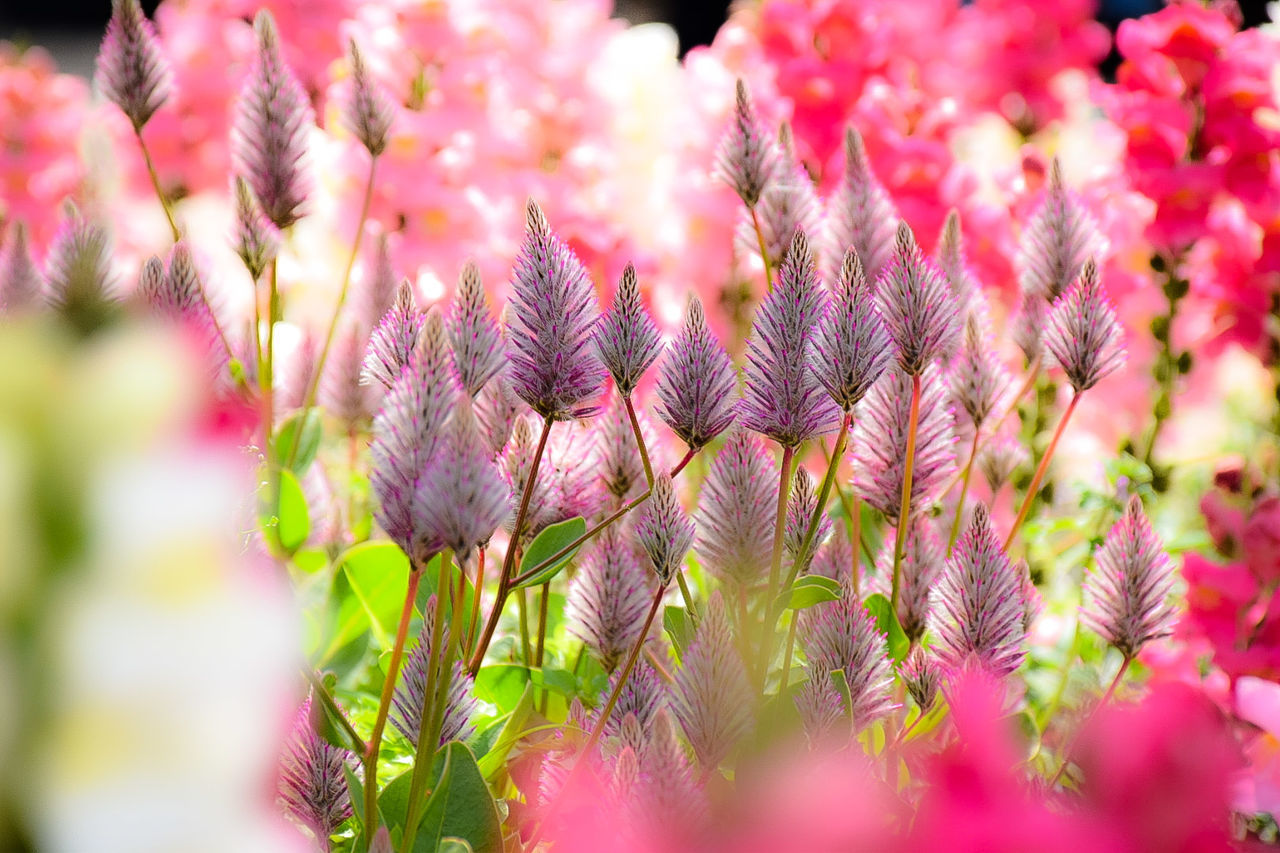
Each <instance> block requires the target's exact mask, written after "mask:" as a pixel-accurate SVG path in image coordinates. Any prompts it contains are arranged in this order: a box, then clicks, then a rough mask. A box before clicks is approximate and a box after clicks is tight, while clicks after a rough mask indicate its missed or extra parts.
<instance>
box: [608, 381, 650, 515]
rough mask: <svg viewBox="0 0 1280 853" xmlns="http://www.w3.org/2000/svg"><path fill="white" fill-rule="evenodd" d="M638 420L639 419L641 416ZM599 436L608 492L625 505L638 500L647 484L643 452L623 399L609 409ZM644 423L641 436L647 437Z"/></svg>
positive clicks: (612, 403)
mask: <svg viewBox="0 0 1280 853" xmlns="http://www.w3.org/2000/svg"><path fill="white" fill-rule="evenodd" d="M637 417H639V415H638V413H637ZM601 420H602V421H603V423H602V424H601V425H600V432H599V433H598V441H599V445H598V450H599V458H600V479H601V481H602V482H603V484H604V487H605V491H607V492H608V493H609V494H610V495H612V496H613V497H614V498H615V503H616V505H618V506H621V504H622V502H624V501H626V500H627V499H628V498H631V497H635V496H636V495H637V494H638V493H639V492H640V490H641V489H642V488H643V487H644V486H645V485H647V481H646V480H645V475H644V464H643V463H642V462H641V460H640V450H639V448H637V447H636V437H635V432H634V431H633V430H632V429H631V418H630V417H629V416H628V415H627V408H626V406H625V405H624V404H623V402H622V401H621V400H617V399H615V400H614V401H612V402H611V403H610V404H609V405H608V407H607V408H606V409H605V413H604V417H603V418H602V419H601ZM643 432H644V430H643V424H642V429H641V433H642V434H643Z"/></svg>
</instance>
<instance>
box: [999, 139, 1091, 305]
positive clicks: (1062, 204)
mask: <svg viewBox="0 0 1280 853" xmlns="http://www.w3.org/2000/svg"><path fill="white" fill-rule="evenodd" d="M1099 242H1100V237H1099V234H1098V227H1097V225H1096V224H1095V223H1094V221H1093V217H1092V216H1090V215H1089V212H1088V210H1086V209H1085V207H1084V204H1083V203H1082V202H1081V201H1080V199H1079V198H1078V197H1076V195H1075V194H1074V193H1073V192H1071V191H1070V190H1069V189H1067V186H1066V183H1065V182H1064V181H1063V179H1062V165H1061V164H1060V163H1059V162H1058V160H1057V158H1054V161H1053V165H1052V166H1051V167H1050V170H1049V186H1048V189H1046V190H1045V196H1044V200H1043V201H1042V202H1041V203H1040V207H1039V208H1037V210H1036V212H1035V213H1034V214H1033V215H1032V217H1031V221H1030V222H1029V223H1027V227H1026V229H1025V230H1024V231H1023V234H1022V243H1021V246H1020V247H1019V259H1020V261H1021V266H1022V275H1021V277H1020V282H1021V285H1022V291H1023V292H1024V293H1035V294H1038V295H1039V296H1042V297H1044V299H1046V300H1047V301H1049V302H1053V301H1054V300H1055V299H1057V298H1058V297H1059V296H1061V295H1062V293H1063V291H1065V290H1066V289H1067V287H1068V286H1070V284H1071V283H1072V282H1073V281H1075V280H1076V278H1078V277H1079V275H1080V273H1081V270H1082V269H1083V268H1084V264H1085V260H1086V259H1087V258H1088V257H1089V256H1090V255H1091V254H1092V253H1094V252H1096V251H1097V250H1098V248H1099V246H1098V244H1099Z"/></svg>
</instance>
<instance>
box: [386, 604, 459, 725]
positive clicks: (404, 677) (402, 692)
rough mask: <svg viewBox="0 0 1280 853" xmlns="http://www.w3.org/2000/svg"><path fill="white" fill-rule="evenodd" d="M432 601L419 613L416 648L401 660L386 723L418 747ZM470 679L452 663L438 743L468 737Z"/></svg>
mask: <svg viewBox="0 0 1280 853" xmlns="http://www.w3.org/2000/svg"><path fill="white" fill-rule="evenodd" d="M435 603H436V597H435V596H434V595H433V596H431V597H430V598H428V599H427V604H426V606H425V607H424V608H423V609H422V633H421V634H419V635H418V645H417V646H415V647H414V649H413V651H411V652H409V654H408V655H407V656H406V657H405V659H404V670H403V671H402V672H401V675H400V680H399V681H398V682H397V683H396V689H395V692H394V693H393V694H392V695H391V713H390V714H389V715H388V717H387V718H388V720H389V721H390V722H391V725H393V726H395V727H396V730H397V731H399V732H400V734H402V735H404V736H405V737H406V738H408V739H409V742H410V743H411V744H413V745H414V747H415V748H416V747H417V746H418V725H419V723H420V722H421V721H422V705H423V703H424V702H426V701H427V686H428V685H427V675H428V673H427V667H428V666H429V665H430V663H431V632H432V628H433V627H434V626H435V611H436V607H435ZM471 685H472V682H471V676H470V675H468V674H467V672H466V669H465V668H464V667H463V665H462V661H454V662H453V670H452V672H450V674H449V695H448V696H447V697H446V699H445V706H444V720H442V721H441V724H440V741H439V743H438V744H437V745H438V746H444V745H445V744H446V743H448V742H449V741H453V740H466V739H467V738H468V737H470V735H471V731H472V728H473V727H472V725H471V717H472V715H473V714H475V710H476V700H475V697H474V696H472V695H471Z"/></svg>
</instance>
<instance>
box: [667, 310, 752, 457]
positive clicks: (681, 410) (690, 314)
mask: <svg viewBox="0 0 1280 853" xmlns="http://www.w3.org/2000/svg"><path fill="white" fill-rule="evenodd" d="M734 382H735V379H734V371H733V362H732V361H731V360H730V359H729V354H728V353H727V352H725V351H724V347H722V346H720V342H719V341H717V340H716V336H715V335H714V334H712V333H711V329H710V328H708V327H707V317H706V314H704V313H703V310H702V303H701V302H699V301H698V297H696V296H693V297H690V299H689V307H688V308H686V309H685V313H684V323H683V324H682V325H681V326H680V331H679V332H677V333H676V336H675V338H674V339H673V340H672V341H671V344H670V346H668V347H667V354H666V357H665V358H664V359H663V361H662V367H661V368H660V369H659V371H658V386H657V389H656V390H657V394H658V401H659V402H658V406H657V413H658V417H660V418H661V419H662V420H663V421H664V422H665V423H666V424H667V426H669V427H671V429H672V430H673V431H674V432H675V434H676V435H678V436H679V437H680V439H681V440H682V441H684V443H685V444H687V445H689V448H690V449H692V450H696V449H698V448H701V447H702V446H704V445H705V444H706V443H707V442H709V441H711V439H713V438H715V437H716V436H717V435H719V434H720V433H721V432H723V431H724V430H725V428H726V427H727V426H729V424H730V423H731V422H732V421H733V418H734V409H733V402H732V396H733V389H734Z"/></svg>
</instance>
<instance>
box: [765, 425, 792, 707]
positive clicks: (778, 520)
mask: <svg viewBox="0 0 1280 853" xmlns="http://www.w3.org/2000/svg"><path fill="white" fill-rule="evenodd" d="M795 456H796V449H795V448H794V447H791V446H789V445H788V446H784V447H783V448H782V466H781V468H782V470H781V472H780V473H779V474H778V509H777V512H776V514H775V517H774V521H773V552H772V553H771V554H770V557H769V584H768V586H767V587H765V599H764V606H763V608H762V610H763V612H764V614H765V619H764V621H763V623H762V624H761V626H760V660H759V661H758V663H759V665H760V690H761V692H764V686H765V683H766V682H767V681H768V679H769V658H770V656H771V654H772V652H773V635H774V633H775V631H774V625H773V624H772V623H771V621H770V619H769V614H771V613H772V612H773V599H774V596H776V595H777V594H778V581H779V580H780V578H781V575H782V540H783V537H784V536H785V533H786V529H787V503H788V501H789V499H790V497H791V470H792V467H793V465H794V463H795Z"/></svg>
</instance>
